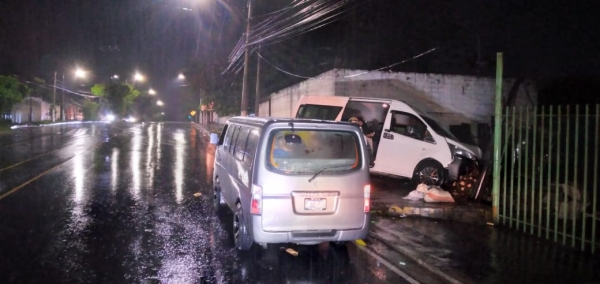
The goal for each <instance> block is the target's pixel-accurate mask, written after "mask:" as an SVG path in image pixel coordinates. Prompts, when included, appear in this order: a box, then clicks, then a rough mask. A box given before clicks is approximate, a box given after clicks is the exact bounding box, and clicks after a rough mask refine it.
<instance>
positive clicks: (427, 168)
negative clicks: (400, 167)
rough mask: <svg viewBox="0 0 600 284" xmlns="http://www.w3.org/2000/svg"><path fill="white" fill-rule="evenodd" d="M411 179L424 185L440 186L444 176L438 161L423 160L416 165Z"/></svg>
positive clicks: (444, 178)
mask: <svg viewBox="0 0 600 284" xmlns="http://www.w3.org/2000/svg"><path fill="white" fill-rule="evenodd" d="M412 180H413V183H415V184H420V183H424V184H426V185H437V186H440V185H442V184H444V182H445V180H446V176H445V173H444V168H443V167H442V165H440V163H438V162H436V161H424V162H421V163H420V164H419V165H418V166H417V168H416V170H415V172H414V174H413V178H412Z"/></svg>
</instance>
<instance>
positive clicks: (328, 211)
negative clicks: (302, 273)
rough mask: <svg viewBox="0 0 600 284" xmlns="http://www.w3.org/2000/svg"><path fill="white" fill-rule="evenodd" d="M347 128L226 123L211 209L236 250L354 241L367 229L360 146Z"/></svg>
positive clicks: (303, 122) (364, 158) (218, 140)
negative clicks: (227, 224) (224, 218)
mask: <svg viewBox="0 0 600 284" xmlns="http://www.w3.org/2000/svg"><path fill="white" fill-rule="evenodd" d="M362 135H363V134H362V133H361V132H360V129H359V128H358V127H357V126H356V125H354V124H351V123H347V122H333V121H321V120H308V119H289V118H283V119H275V118H260V117H234V118H231V119H229V121H228V122H227V124H226V126H225V128H224V129H223V131H222V133H221V135H220V137H218V135H217V134H216V133H212V134H211V143H213V144H216V145H217V146H216V153H215V164H214V174H213V181H214V205H215V209H217V210H218V209H219V208H220V206H223V205H225V206H226V207H227V208H229V209H230V210H231V211H232V212H233V215H234V216H233V224H232V226H233V235H234V240H235V246H236V248H237V249H239V250H247V249H249V248H250V247H251V246H252V244H253V243H257V244H259V245H261V246H263V247H265V248H266V246H267V244H275V243H295V244H299V245H313V244H319V243H323V242H330V241H333V242H339V241H350V240H356V239H361V238H364V237H366V236H367V234H368V231H369V223H370V216H369V210H370V194H371V186H370V178H369V165H368V152H367V145H366V142H365V140H364V139H363V136H362Z"/></svg>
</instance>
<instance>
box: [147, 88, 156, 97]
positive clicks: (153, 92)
mask: <svg viewBox="0 0 600 284" xmlns="http://www.w3.org/2000/svg"><path fill="white" fill-rule="evenodd" d="M148 94H150V95H153V96H154V95H156V91H154V90H153V89H150V90H148Z"/></svg>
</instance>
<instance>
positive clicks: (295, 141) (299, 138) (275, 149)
mask: <svg viewBox="0 0 600 284" xmlns="http://www.w3.org/2000/svg"><path fill="white" fill-rule="evenodd" d="M358 139H359V137H358V136H357V135H356V133H354V132H351V131H335V130H295V131H294V132H292V131H291V130H275V131H273V132H272V133H271V135H270V137H269V142H268V143H269V144H268V145H269V150H268V152H267V153H268V155H267V156H268V162H267V164H268V166H269V168H271V169H272V170H275V171H278V172H283V173H287V174H299V175H301V174H314V173H316V172H319V171H323V174H327V173H342V172H347V171H351V170H354V169H357V168H360V167H361V165H362V159H361V155H360V153H361V152H360V144H359V142H358V141H359V140H358Z"/></svg>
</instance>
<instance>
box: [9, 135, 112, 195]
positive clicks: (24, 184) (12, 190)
mask: <svg viewBox="0 0 600 284" xmlns="http://www.w3.org/2000/svg"><path fill="white" fill-rule="evenodd" d="M100 144H102V141H101V142H98V143H96V144H94V146H92V147H90V148H87V149H86V150H85V151H81V152H79V153H77V154H75V155H73V157H70V158H68V159H66V160H64V161H63V162H61V163H59V164H58V165H56V166H54V167H52V168H50V169H48V170H46V171H44V172H42V173H41V174H39V175H37V176H35V177H34V178H32V179H30V180H28V181H26V182H24V183H23V184H21V185H19V186H17V187H15V188H13V189H11V190H9V191H8V192H6V193H5V194H2V195H0V200H2V199H4V198H6V197H7V196H9V195H11V194H13V193H15V192H16V191H18V190H19V189H21V188H23V187H25V186H26V185H28V184H30V183H32V182H34V181H35V180H37V179H39V178H41V177H42V176H44V175H45V174H47V173H49V172H51V171H53V170H54V169H56V168H58V167H59V166H62V165H63V164H65V163H66V162H68V161H70V160H71V159H73V158H75V156H77V155H81V154H82V153H84V152H87V151H89V150H90V149H93V148H95V147H96V146H98V145H100Z"/></svg>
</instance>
